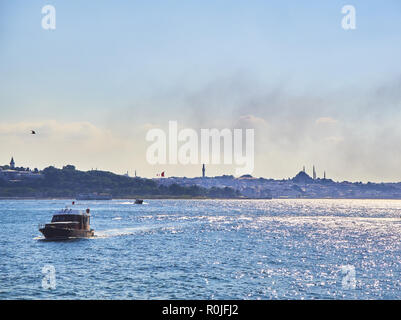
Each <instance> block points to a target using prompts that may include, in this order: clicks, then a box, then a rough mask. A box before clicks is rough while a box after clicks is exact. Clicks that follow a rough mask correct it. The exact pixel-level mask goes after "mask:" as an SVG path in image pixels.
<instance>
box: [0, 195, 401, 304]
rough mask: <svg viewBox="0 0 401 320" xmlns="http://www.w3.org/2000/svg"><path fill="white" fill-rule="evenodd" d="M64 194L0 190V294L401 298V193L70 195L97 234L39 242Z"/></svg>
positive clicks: (25, 296) (20, 296)
mask: <svg viewBox="0 0 401 320" xmlns="http://www.w3.org/2000/svg"><path fill="white" fill-rule="evenodd" d="M70 203H71V201H68V200H26V201H25V200H19V201H11V200H2V201H0V222H1V231H2V232H1V236H0V257H1V264H0V299H400V298H401V280H400V279H401V265H400V258H401V246H400V240H401V201H398V200H315V199H314V200H304V199H296V200H145V203H144V204H143V205H135V204H134V201H132V200H113V201H77V205H76V206H77V207H78V208H82V209H86V208H87V207H89V208H90V209H91V215H92V217H91V219H92V220H91V221H92V223H91V226H92V228H94V229H95V234H96V237H95V238H93V239H80V240H71V241H43V238H42V236H41V234H40V233H39V231H38V224H39V223H45V222H49V221H50V220H51V217H52V214H53V213H54V212H55V211H56V210H58V209H61V208H63V207H65V205H66V204H70ZM47 265H52V266H54V269H55V287H53V289H46V287H43V286H42V281H43V279H44V278H45V274H44V273H42V268H43V267H44V266H47ZM345 266H348V267H345ZM344 268H354V270H355V277H353V275H352V274H351V275H350V274H349V273H347V272H343V271H344V270H343V269H344ZM349 276H352V277H351V278H353V279H354V280H353V282H352V281H351V285H349V284H350V282H347V281H345V282H344V279H346V277H349ZM348 279H349V278H348ZM351 280H352V279H351ZM352 283H353V285H352Z"/></svg>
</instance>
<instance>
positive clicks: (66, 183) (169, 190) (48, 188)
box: [0, 165, 240, 198]
mask: <svg viewBox="0 0 401 320" xmlns="http://www.w3.org/2000/svg"><path fill="white" fill-rule="evenodd" d="M41 173H42V174H43V176H44V177H43V179H39V180H21V181H18V182H12V181H7V180H2V179H0V197H3V198H5V197H38V198H48V197H55V198H58V197H60V198H75V197H76V196H77V195H78V194H80V193H95V192H96V193H109V194H111V195H112V196H113V198H135V197H174V198H193V197H199V198H237V197H239V196H240V194H239V193H238V192H237V191H235V190H234V189H232V188H227V187H225V188H209V189H207V188H202V187H199V186H180V185H178V184H173V185H170V186H161V185H158V184H157V183H156V182H154V181H152V180H150V179H144V178H131V177H127V176H122V175H117V174H114V173H111V172H106V171H97V170H92V171H79V170H76V169H75V167H74V166H72V165H68V166H65V167H64V168H63V169H57V168H55V167H48V168H46V169H44V170H43V171H42V172H41Z"/></svg>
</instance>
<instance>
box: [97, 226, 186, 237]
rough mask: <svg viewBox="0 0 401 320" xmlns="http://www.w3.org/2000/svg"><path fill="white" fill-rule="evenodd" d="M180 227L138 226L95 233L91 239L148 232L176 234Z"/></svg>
mask: <svg viewBox="0 0 401 320" xmlns="http://www.w3.org/2000/svg"><path fill="white" fill-rule="evenodd" d="M179 229H181V226H177V225H174V226H173V225H163V226H161V225H155V226H138V227H130V228H115V229H107V230H99V231H95V236H94V237H93V238H92V239H104V238H111V237H121V236H130V235H136V234H143V233H150V232H161V231H162V232H169V233H177V232H178V230H179Z"/></svg>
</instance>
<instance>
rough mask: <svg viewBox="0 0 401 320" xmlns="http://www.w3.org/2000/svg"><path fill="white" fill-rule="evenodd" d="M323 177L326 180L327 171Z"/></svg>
mask: <svg viewBox="0 0 401 320" xmlns="http://www.w3.org/2000/svg"><path fill="white" fill-rule="evenodd" d="M323 179H325V180H326V171H325V172H324V174H323Z"/></svg>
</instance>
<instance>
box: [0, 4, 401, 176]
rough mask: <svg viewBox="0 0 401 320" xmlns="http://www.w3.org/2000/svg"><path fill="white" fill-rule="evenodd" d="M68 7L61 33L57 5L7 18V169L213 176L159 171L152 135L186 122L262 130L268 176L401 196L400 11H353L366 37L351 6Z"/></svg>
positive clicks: (0, 130)
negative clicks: (349, 22) (304, 175)
mask: <svg viewBox="0 0 401 320" xmlns="http://www.w3.org/2000/svg"><path fill="white" fill-rule="evenodd" d="M52 4H53V5H54V7H55V9H56V12H57V23H56V29H55V30H44V29H43V28H42V26H41V19H42V17H43V14H42V13H41V9H42V7H43V6H44V5H45V3H43V1H39V0H34V1H29V2H28V3H26V2H23V1H7V2H2V3H1V4H0V15H1V21H2V25H1V30H2V31H1V33H0V39H1V41H2V47H1V49H0V58H1V61H4V62H6V63H2V64H0V96H1V100H0V103H1V105H0V110H1V111H0V148H1V150H2V153H1V154H0V163H8V161H9V159H10V158H11V156H14V158H15V159H18V161H17V162H19V163H21V165H23V166H25V167H38V168H44V167H46V166H48V165H54V166H56V167H62V166H64V165H66V164H69V163H73V164H74V165H76V166H77V167H78V168H81V169H82V170H90V169H91V168H99V169H101V170H106V171H112V172H118V173H125V172H126V171H127V170H129V171H130V172H134V170H137V171H138V173H139V175H142V176H145V177H154V176H156V173H158V172H162V171H166V172H167V173H168V175H169V176H188V177H193V176H198V175H199V171H200V170H199V167H200V166H201V165H202V163H199V164H196V165H186V166H183V165H154V166H153V165H150V164H149V163H147V161H146V150H147V148H148V147H149V145H150V143H149V142H147V141H146V139H145V137H146V133H147V132H148V131H149V130H150V129H152V128H161V129H162V130H167V127H168V121H170V120H174V121H177V122H178V124H179V126H180V128H192V129H194V130H196V131H199V130H200V129H202V128H217V129H219V130H222V129H224V128H228V129H234V128H239V129H247V128H252V129H254V130H255V166H254V171H253V172H252V175H253V176H262V177H269V178H274V179H282V178H286V177H288V176H292V175H293V173H296V172H298V171H299V167H300V164H301V165H302V164H304V163H305V164H310V165H308V167H310V168H312V166H313V165H315V166H316V168H317V172H316V173H317V176H323V172H324V171H326V172H327V173H328V177H330V178H332V179H333V180H336V181H342V180H348V181H363V182H367V181H372V182H394V181H401V165H400V164H401V149H400V150H398V148H397V145H398V144H399V141H400V140H401V129H400V128H399V122H400V121H401V108H400V107H401V62H400V59H399V57H400V56H401V33H400V32H399V31H400V30H401V19H400V18H401V4H400V2H399V1H388V2H386V3H385V4H382V3H379V2H377V1H353V2H352V3H350V4H352V5H354V6H355V9H356V19H357V20H356V29H355V30H344V29H343V28H342V27H341V20H342V18H343V14H342V12H341V9H342V7H343V6H344V3H343V2H341V1H337V0H336V1H331V2H330V3H321V2H320V1H311V2H308V3H307V4H303V5H302V6H301V5H300V4H298V3H296V2H294V1H280V2H278V1H272V2H269V3H266V2H265V1H254V2H252V4H249V3H247V2H244V1H235V2H233V1H219V2H206V3H202V4H200V3H197V2H194V1H187V2H185V3H183V2H182V1H178V0H177V1H166V2H158V1H149V2H140V1H135V2H130V3H126V2H122V1H116V2H113V3H112V4H111V3H108V2H101V1H100V2H99V1H96V2H95V1H87V2H85V3H81V2H78V1H69V2H61V1H54V2H53V3H52ZM31 130H35V132H36V134H35V135H31V134H30V132H31ZM207 166H208V172H209V174H210V175H213V176H215V175H221V174H234V165H207ZM319 168H321V169H319Z"/></svg>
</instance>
